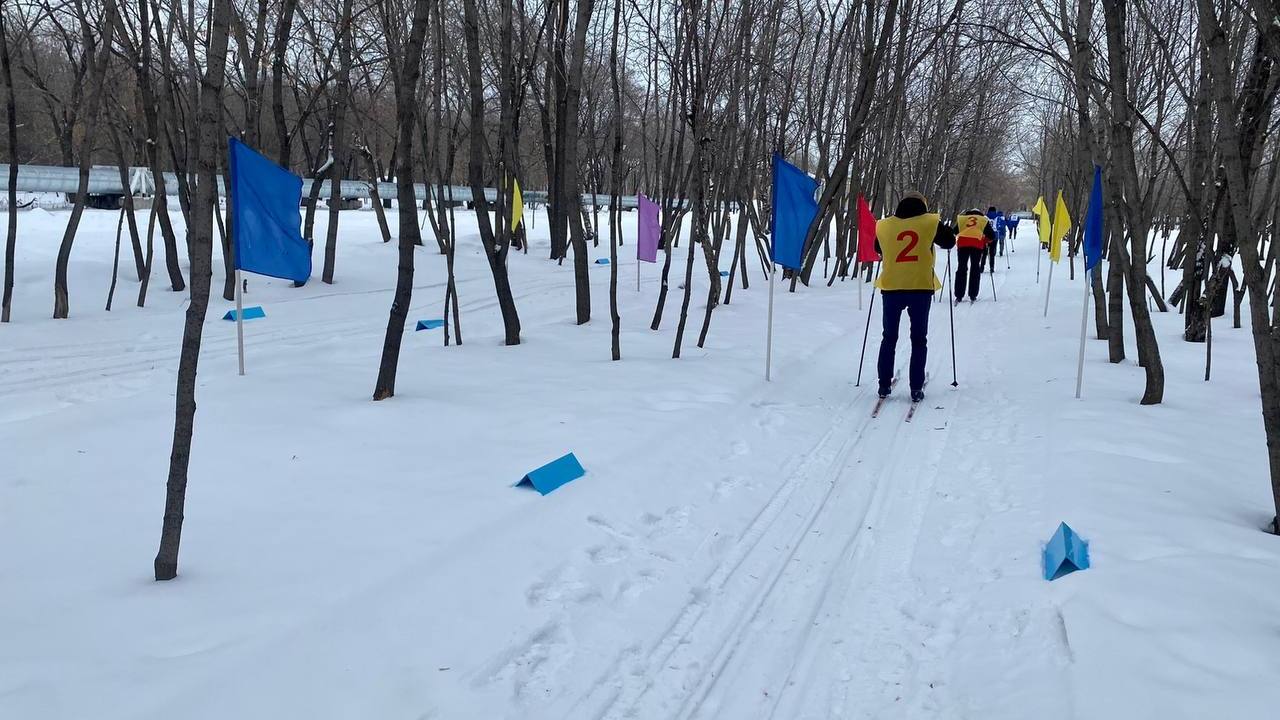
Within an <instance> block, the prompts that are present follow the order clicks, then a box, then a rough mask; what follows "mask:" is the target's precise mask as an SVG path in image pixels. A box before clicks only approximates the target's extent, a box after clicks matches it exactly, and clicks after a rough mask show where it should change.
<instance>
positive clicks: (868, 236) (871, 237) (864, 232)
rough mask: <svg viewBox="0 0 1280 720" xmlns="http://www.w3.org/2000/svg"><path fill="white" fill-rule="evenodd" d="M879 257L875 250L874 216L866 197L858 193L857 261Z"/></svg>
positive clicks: (868, 260) (867, 260)
mask: <svg viewBox="0 0 1280 720" xmlns="http://www.w3.org/2000/svg"><path fill="white" fill-rule="evenodd" d="M879 259H880V253H877V252H876V216H875V215H872V214H871V206H870V205H868V204H867V199H866V198H865V197H863V196H862V195H861V194H859V195H858V262H875V261H877V260H879Z"/></svg>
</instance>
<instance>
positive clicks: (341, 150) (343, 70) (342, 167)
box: [320, 0, 417, 284]
mask: <svg viewBox="0 0 1280 720" xmlns="http://www.w3.org/2000/svg"><path fill="white" fill-rule="evenodd" d="M351 12H352V0H342V18H341V20H340V25H339V27H338V77H337V80H338V84H337V89H336V91H335V93H334V96H335V97H334V103H333V116H332V118H331V119H330V123H331V124H332V127H333V145H332V148H333V150H332V152H333V168H332V170H331V171H330V174H329V177H330V178H332V180H331V181H330V184H329V226H328V227H327V228H325V242H324V272H323V274H322V276H321V278H320V279H321V280H323V281H324V282H325V283H326V284H332V283H333V271H334V263H336V262H337V252H338V213H339V212H341V210H342V180H343V179H344V178H346V177H347V104H348V103H349V102H350V101H351V36H352V34H353V29H352V27H351ZM414 214H415V215H416V214H417V210H416V208H415V211H414Z"/></svg>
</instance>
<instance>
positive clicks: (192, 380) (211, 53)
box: [155, 0, 231, 580]
mask: <svg viewBox="0 0 1280 720" xmlns="http://www.w3.org/2000/svg"><path fill="white" fill-rule="evenodd" d="M230 6H231V0H213V3H212V6H211V8H210V13H211V15H212V17H211V23H210V31H209V36H208V46H207V48H205V53H204V58H205V71H204V74H203V76H202V77H201V80H200V85H199V87H198V88H197V87H193V88H192V89H191V91H192V93H196V94H197V97H198V104H199V108H200V113H199V128H200V136H199V138H198V140H197V145H198V148H197V160H198V169H199V176H198V177H197V180H196V198H195V202H194V203H193V204H192V226H191V232H190V238H191V243H190V245H191V304H190V305H188V306H187V317H186V323H185V324H184V325H183V328H182V353H181V355H180V357H179V359H178V388H177V403H176V405H177V407H176V411H175V413H174V422H173V450H172V452H171V453H170V455H169V480H168V484H167V487H166V491H165V502H164V523H163V526H162V527H161V530H160V550H159V552H157V553H156V558H155V577H156V580H172V579H173V578H175V577H177V576H178V547H179V545H180V544H181V542H182V520H183V512H184V508H185V506H186V499H187V472H188V469H189V467H190V464H191V436H192V432H193V430H194V423H195V415H196V367H197V365H198V363H199V360H200V339H201V336H202V334H203V330H204V318H205V313H206V311H207V310H208V307H209V285H210V280H211V278H212V274H213V271H212V264H213V226H212V223H213V216H214V214H215V213H217V212H218V185H217V177H218V158H219V155H220V154H221V150H222V148H223V146H224V144H223V138H222V129H223V123H222V112H221V111H222V86H223V82H224V80H225V76H226V60H227V36H228V34H229V32H230V21H231V8H230Z"/></svg>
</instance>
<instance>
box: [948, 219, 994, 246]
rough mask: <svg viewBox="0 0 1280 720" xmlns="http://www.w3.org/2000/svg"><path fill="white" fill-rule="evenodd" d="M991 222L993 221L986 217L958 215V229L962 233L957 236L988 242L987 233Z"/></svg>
mask: <svg viewBox="0 0 1280 720" xmlns="http://www.w3.org/2000/svg"><path fill="white" fill-rule="evenodd" d="M989 222H991V221H990V220H988V219H987V216H986V215H957V216H956V227H958V228H960V232H958V233H956V235H958V236H959V237H962V238H973V239H974V240H982V241H983V242H986V239H985V233H986V230H987V224H988V223H989Z"/></svg>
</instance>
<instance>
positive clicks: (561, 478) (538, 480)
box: [515, 453, 587, 495]
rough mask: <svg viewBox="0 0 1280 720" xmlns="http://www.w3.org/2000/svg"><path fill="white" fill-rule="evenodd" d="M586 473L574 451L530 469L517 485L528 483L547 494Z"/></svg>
mask: <svg viewBox="0 0 1280 720" xmlns="http://www.w3.org/2000/svg"><path fill="white" fill-rule="evenodd" d="M586 474H587V471H586V470H583V469H582V464H581V463H579V462H578V458H576V457H574V455H573V453H569V454H567V455H565V456H563V457H560V458H557V459H555V460H552V461H551V462H549V463H547V464H546V465H543V466H542V467H540V468H538V469H537V470H530V471H529V474H528V475H525V476H524V477H523V478H521V480H520V482H518V483H516V485H515V486H516V487H521V486H526V485H527V486H529V487H532V488H533V489H534V490H537V491H538V492H539V493H541V494H543V495H546V494H547V493H549V492H551V491H552V490H555V489H556V488H558V487H560V486H561V485H564V484H565V483H567V482H569V481H571V480H577V479H578V478H580V477H582V476H583V475H586Z"/></svg>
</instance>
